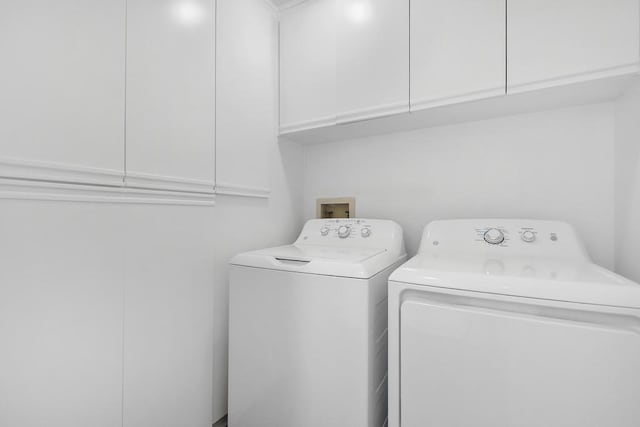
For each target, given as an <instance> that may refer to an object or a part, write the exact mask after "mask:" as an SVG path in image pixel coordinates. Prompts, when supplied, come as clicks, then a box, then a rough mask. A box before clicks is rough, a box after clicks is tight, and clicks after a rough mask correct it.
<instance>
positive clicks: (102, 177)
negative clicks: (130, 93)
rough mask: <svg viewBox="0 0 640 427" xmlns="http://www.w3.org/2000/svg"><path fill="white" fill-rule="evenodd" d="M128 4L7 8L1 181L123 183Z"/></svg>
mask: <svg viewBox="0 0 640 427" xmlns="http://www.w3.org/2000/svg"><path fill="white" fill-rule="evenodd" d="M124 40H125V1H124V0H112V1H104V0H59V1H49V0H21V1H3V2H1V3H0V58H2V59H1V65H0V117H2V118H1V119H0V176H3V177H14V178H27V179H42V180H53V181H64V182H84V183H96V184H105V185H119V184H122V176H123V173H124V171H123V168H124V165H123V163H124V135H123V133H124V132H123V127H124V123H123V122H124V120H123V118H124V69H125V61H124V43H125V42H124Z"/></svg>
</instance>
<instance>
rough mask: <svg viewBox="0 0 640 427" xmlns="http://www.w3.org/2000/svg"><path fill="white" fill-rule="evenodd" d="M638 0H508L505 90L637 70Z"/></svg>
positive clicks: (531, 87) (510, 90)
mask: <svg viewBox="0 0 640 427" xmlns="http://www.w3.org/2000/svg"><path fill="white" fill-rule="evenodd" d="M638 3H639V2H638V0H563V1H556V0H509V1H508V27H507V28H508V30H507V32H508V35H507V38H508V48H507V49H508V51H507V53H508V55H507V58H508V59H507V60H508V82H507V83H508V91H509V92H518V91H524V90H530V89H537V88H543V87H548V86H554V85H559V84H567V83H574V82H579V81H584V80H589V79H594V78H600V77H608V76H615V75H619V74H625V73H629V72H633V71H637V70H639V69H640V67H639V52H640V48H639V42H640V35H639V32H638V30H639V26H640V21H639V19H638V16H639V10H638Z"/></svg>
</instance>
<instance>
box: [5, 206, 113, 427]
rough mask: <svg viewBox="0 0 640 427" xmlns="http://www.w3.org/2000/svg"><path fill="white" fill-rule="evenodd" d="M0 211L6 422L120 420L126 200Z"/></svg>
mask: <svg viewBox="0 0 640 427" xmlns="http://www.w3.org/2000/svg"><path fill="white" fill-rule="evenodd" d="M0 212H1V214H0V216H1V217H2V221H1V222H0V235H2V242H3V244H2V245H0V338H1V340H2V341H1V344H0V349H1V351H0V402H1V403H0V408H1V409H0V426H3V427H14V426H15V427H41V426H49V427H76V426H91V427H115V426H120V425H122V350H123V349H122V338H123V335H122V310H123V301H122V293H123V287H122V257H121V255H120V253H121V248H122V242H123V235H122V234H121V233H120V231H119V230H120V220H119V218H120V214H119V206H109V205H107V204H98V205H96V204H92V203H52V202H36V201H33V200H29V201H4V200H3V201H0Z"/></svg>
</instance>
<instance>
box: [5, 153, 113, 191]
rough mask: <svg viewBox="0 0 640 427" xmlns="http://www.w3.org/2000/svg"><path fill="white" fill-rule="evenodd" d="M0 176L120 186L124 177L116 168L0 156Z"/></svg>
mask: <svg viewBox="0 0 640 427" xmlns="http://www.w3.org/2000/svg"><path fill="white" fill-rule="evenodd" d="M0 178H18V179H33V180H42V181H55V182H68V183H79V184H95V185H112V186H113V185H115V186H120V185H122V182H123V179H124V172H123V171H119V170H116V169H102V168H93V167H86V166H76V165H68V164H64V163H55V162H43V161H37V160H26V159H17V158H9V157H2V158H0Z"/></svg>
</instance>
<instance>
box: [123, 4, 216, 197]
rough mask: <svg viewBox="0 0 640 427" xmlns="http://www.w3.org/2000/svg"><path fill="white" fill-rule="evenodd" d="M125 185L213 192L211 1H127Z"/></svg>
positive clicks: (213, 73) (212, 7) (212, 30)
mask: <svg viewBox="0 0 640 427" xmlns="http://www.w3.org/2000/svg"><path fill="white" fill-rule="evenodd" d="M126 81H127V114H126V116H127V120H126V140H127V147H126V182H127V185H128V186H130V187H139V188H151V189H153V188H157V189H163V190H180V191H194V192H208V193H211V192H213V188H214V185H215V183H214V181H215V173H214V169H215V158H214V156H215V154H214V150H215V0H128V1H127V77H126Z"/></svg>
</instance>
